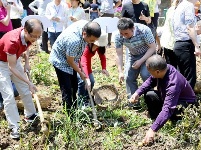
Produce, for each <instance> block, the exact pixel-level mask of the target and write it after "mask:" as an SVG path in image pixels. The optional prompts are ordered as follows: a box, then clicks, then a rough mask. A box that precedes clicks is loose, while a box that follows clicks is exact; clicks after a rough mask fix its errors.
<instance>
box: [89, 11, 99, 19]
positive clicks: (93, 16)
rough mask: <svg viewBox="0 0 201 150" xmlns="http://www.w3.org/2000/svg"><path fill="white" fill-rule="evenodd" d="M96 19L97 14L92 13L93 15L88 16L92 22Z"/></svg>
mask: <svg viewBox="0 0 201 150" xmlns="http://www.w3.org/2000/svg"><path fill="white" fill-rule="evenodd" d="M96 18H98V12H93V13H91V14H90V19H91V20H94V19H96Z"/></svg>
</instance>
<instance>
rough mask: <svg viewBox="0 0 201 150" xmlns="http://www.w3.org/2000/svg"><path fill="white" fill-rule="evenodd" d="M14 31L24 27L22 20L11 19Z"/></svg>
mask: <svg viewBox="0 0 201 150" xmlns="http://www.w3.org/2000/svg"><path fill="white" fill-rule="evenodd" d="M11 22H12V25H13V29H17V28H19V27H21V26H22V24H21V19H11Z"/></svg>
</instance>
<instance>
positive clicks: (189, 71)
mask: <svg viewBox="0 0 201 150" xmlns="http://www.w3.org/2000/svg"><path fill="white" fill-rule="evenodd" d="M194 51H195V46H194V44H193V42H192V41H191V40H188V41H176V42H175V45H174V53H175V55H176V57H177V59H176V60H177V65H178V69H179V71H180V73H181V74H182V75H183V76H184V77H185V78H186V79H187V80H188V82H189V83H190V85H191V87H192V89H194V86H195V83H196V58H195V54H194Z"/></svg>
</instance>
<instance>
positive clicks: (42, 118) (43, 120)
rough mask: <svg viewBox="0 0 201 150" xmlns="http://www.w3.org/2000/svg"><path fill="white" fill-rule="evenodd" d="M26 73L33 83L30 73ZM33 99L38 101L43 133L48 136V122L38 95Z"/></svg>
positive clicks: (34, 94) (34, 95)
mask: <svg viewBox="0 0 201 150" xmlns="http://www.w3.org/2000/svg"><path fill="white" fill-rule="evenodd" d="M26 73H27V77H28V79H29V81H31V77H30V74H29V71H28V70H27V71H26ZM33 97H34V99H35V101H36V105H37V108H38V113H39V117H40V122H41V132H42V133H44V134H45V135H48V134H49V129H48V122H47V121H45V119H44V116H43V111H42V109H41V105H40V101H39V99H38V96H37V94H36V93H33Z"/></svg>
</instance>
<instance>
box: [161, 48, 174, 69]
mask: <svg viewBox="0 0 201 150" xmlns="http://www.w3.org/2000/svg"><path fill="white" fill-rule="evenodd" d="M163 50H164V56H165V59H166V62H167V63H168V64H170V65H172V66H174V67H175V68H177V57H176V55H175V53H174V51H173V50H170V49H167V48H164V49H163Z"/></svg>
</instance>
